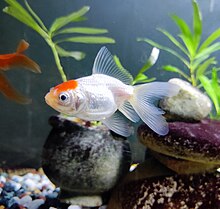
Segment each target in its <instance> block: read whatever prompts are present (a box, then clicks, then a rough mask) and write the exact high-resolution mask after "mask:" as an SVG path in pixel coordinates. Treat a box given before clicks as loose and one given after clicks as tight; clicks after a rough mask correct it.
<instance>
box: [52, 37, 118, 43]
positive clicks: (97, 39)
mask: <svg viewBox="0 0 220 209" xmlns="http://www.w3.org/2000/svg"><path fill="white" fill-rule="evenodd" d="M62 42H74V43H83V44H113V43H115V40H114V39H112V38H109V37H105V36H75V37H70V38H64V39H61V40H58V41H57V42H56V43H62Z"/></svg>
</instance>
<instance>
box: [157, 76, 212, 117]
mask: <svg viewBox="0 0 220 209" xmlns="http://www.w3.org/2000/svg"><path fill="white" fill-rule="evenodd" d="M169 82H170V83H174V84H176V85H178V86H180V91H179V93H178V94H177V95H176V96H173V97H167V98H164V99H163V100H161V101H160V104H159V106H160V107H161V108H162V109H163V110H165V111H166V112H167V114H166V116H167V117H168V118H169V119H180V120H181V119H182V120H202V119H204V118H206V117H207V116H208V115H209V113H210V112H211V108H212V103H211V100H210V99H209V97H208V96H206V95H205V94H204V93H202V92H201V91H200V90H199V89H198V88H195V87H193V86H192V85H191V84H190V83H188V82H186V81H183V80H181V79H178V78H173V79H170V80H169Z"/></svg>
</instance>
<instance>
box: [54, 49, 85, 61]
mask: <svg viewBox="0 0 220 209" xmlns="http://www.w3.org/2000/svg"><path fill="white" fill-rule="evenodd" d="M56 50H57V52H58V54H59V56H61V57H72V58H74V59H76V60H78V61H79V60H82V59H84V58H85V56H86V54H85V53H84V52H80V51H67V50H65V49H63V48H61V47H60V46H57V45H56Z"/></svg>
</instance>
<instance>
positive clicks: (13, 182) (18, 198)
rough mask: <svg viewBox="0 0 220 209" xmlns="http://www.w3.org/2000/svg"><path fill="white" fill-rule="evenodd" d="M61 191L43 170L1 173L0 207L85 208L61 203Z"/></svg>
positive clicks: (17, 208)
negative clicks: (22, 173) (21, 173)
mask: <svg viewBox="0 0 220 209" xmlns="http://www.w3.org/2000/svg"><path fill="white" fill-rule="evenodd" d="M59 192H60V189H59V188H56V187H55V186H54V185H53V184H52V183H51V182H50V180H49V179H48V178H47V176H46V175H44V174H43V173H42V172H29V173H26V174H24V175H16V174H9V173H7V172H1V173H0V209H5V208H6V209H25V208H27V209H37V208H39V209H56V208H57V209H85V208H82V207H80V206H77V205H69V204H66V203H61V202H60V201H59V199H58V198H57V197H58V195H59ZM104 208H105V207H104V206H102V207H100V209H104ZM86 209H88V208H86ZM97 209H98V208H97Z"/></svg>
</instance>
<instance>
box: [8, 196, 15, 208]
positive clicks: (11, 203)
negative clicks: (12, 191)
mask: <svg viewBox="0 0 220 209" xmlns="http://www.w3.org/2000/svg"><path fill="white" fill-rule="evenodd" d="M14 204H16V201H15V199H14V198H11V199H10V200H9V201H8V207H9V208H10V207H11V206H12V205H14Z"/></svg>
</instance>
